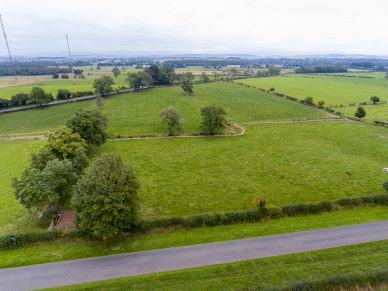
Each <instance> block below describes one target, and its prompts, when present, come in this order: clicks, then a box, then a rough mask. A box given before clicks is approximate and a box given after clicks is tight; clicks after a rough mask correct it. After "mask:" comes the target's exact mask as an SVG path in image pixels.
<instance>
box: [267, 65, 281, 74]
mask: <svg viewBox="0 0 388 291" xmlns="http://www.w3.org/2000/svg"><path fill="white" fill-rule="evenodd" d="M268 72H269V74H270V76H277V75H280V69H279V68H277V67H275V66H271V67H270V68H269V69H268Z"/></svg>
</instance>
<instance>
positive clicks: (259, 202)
mask: <svg viewBox="0 0 388 291" xmlns="http://www.w3.org/2000/svg"><path fill="white" fill-rule="evenodd" d="M265 203H266V201H265V198H263V197H256V199H255V204H256V207H257V208H259V209H260V208H264V207H265Z"/></svg>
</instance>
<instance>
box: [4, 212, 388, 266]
mask: <svg viewBox="0 0 388 291" xmlns="http://www.w3.org/2000/svg"><path fill="white" fill-rule="evenodd" d="M387 210H388V209H387V207H371V208H356V209H343V210H340V211H332V212H327V213H319V214H311V215H308V216H294V217H283V218H279V219H273V220H267V221H261V222H257V223H243V224H234V225H224V226H215V227H200V228H192V229H172V230H165V231H160V230H159V231H157V230H156V231H152V232H148V233H140V234H135V235H132V236H128V237H122V238H116V239H111V240H107V241H92V240H88V239H82V238H77V239H74V238H64V239H59V240H56V241H51V242H41V243H36V244H33V245H29V246H25V247H23V248H18V249H10V250H2V251H1V260H0V268H9V267H17V266H24V265H31V264H41V263H49V262H58V261H65V260H74V259H81V258H89V257H96V256H104V255H114V254H120V253H130V252H139V251H147V250H153V249H160V248H170V247H178V246H186V245H193V244H201V243H211V242H217V241H224V240H234V239H243V238H249V237H256V236H267V235H274V234H282V233H289V232H296V231H305V230H311V229H318V228H327V227H334V226H342V225H349V224H354V223H366V222H373V221H380V220H384V219H388V211H387Z"/></svg>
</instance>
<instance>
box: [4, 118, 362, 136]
mask: <svg viewBox="0 0 388 291" xmlns="http://www.w3.org/2000/svg"><path fill="white" fill-rule="evenodd" d="M325 121H354V120H351V119H347V118H344V117H339V116H332V117H323V118H301V119H278V120H253V121H243V122H232V123H231V124H230V127H229V129H232V130H230V131H229V132H226V133H221V134H214V135H205V134H201V133H195V132H193V133H187V134H181V135H172V136H169V135H165V134H152V133H150V134H134V135H116V136H111V137H110V138H109V139H108V140H109V141H119V140H141V139H171V138H200V137H202V138H205V137H231V136H244V135H245V133H246V129H245V128H244V127H242V126H241V125H260V124H292V123H306V122H325ZM233 129H234V130H233ZM49 134H50V132H41V133H24V134H23V133H22V134H5V135H0V141H12V140H41V139H46V138H48V136H49Z"/></svg>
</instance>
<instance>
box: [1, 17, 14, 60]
mask: <svg viewBox="0 0 388 291" xmlns="http://www.w3.org/2000/svg"><path fill="white" fill-rule="evenodd" d="M0 23H1V28H2V29H3V36H4V40H5V45H6V46H7V51H8V57H9V61H10V62H12V55H11V50H10V49H9V45H8V40H7V35H6V33H5V28H4V24H3V18H2V17H1V14H0Z"/></svg>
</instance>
